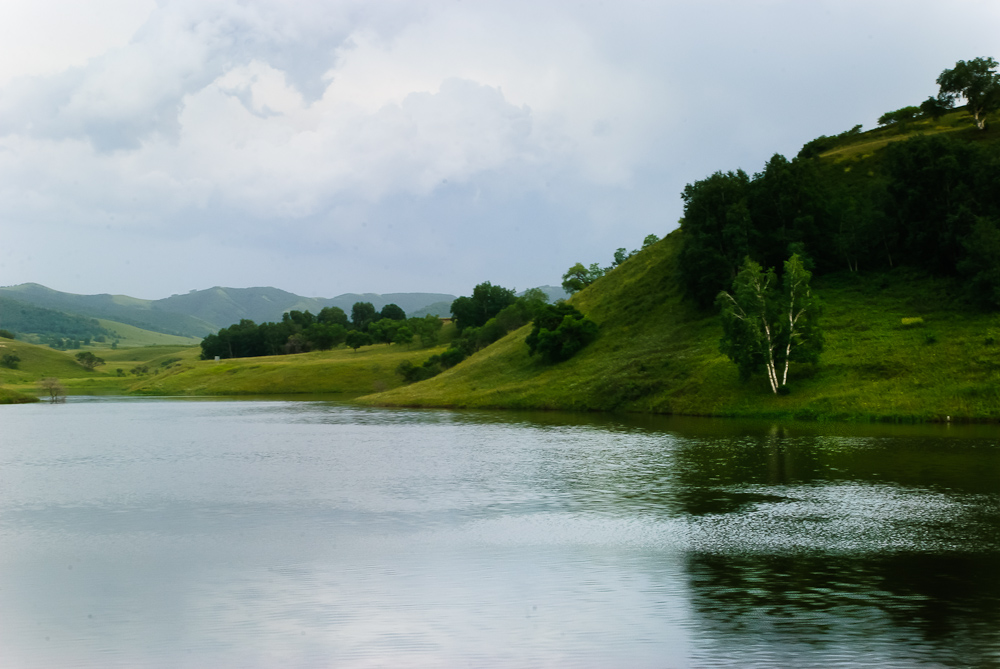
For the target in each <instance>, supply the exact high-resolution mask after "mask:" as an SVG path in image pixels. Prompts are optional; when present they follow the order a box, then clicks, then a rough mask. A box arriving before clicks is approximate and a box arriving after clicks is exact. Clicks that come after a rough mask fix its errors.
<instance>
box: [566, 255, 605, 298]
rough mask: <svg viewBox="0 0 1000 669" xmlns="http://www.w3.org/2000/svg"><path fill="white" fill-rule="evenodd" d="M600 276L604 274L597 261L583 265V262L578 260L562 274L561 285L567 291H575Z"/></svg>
mask: <svg viewBox="0 0 1000 669" xmlns="http://www.w3.org/2000/svg"><path fill="white" fill-rule="evenodd" d="M602 276H604V270H603V269H601V266H600V265H598V264H597V263H592V264H591V265H590V267H584V266H583V263H579V262H578V263H577V264H575V265H573V266H572V267H570V268H569V269H568V270H566V273H565V274H563V277H562V278H563V281H562V287H563V290H565V291H566V292H567V293H576V292H578V291H581V290H583V289H584V288H586V287H587V286H589V285H590V284H592V283H594V282H595V281H597V280H598V279H600V278H601V277H602Z"/></svg>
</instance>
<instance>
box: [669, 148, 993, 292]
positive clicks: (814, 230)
mask: <svg viewBox="0 0 1000 669" xmlns="http://www.w3.org/2000/svg"><path fill="white" fill-rule="evenodd" d="M871 167H872V168H873V169H872V173H871V174H870V175H868V176H865V177H860V178H851V177H850V176H844V175H832V174H831V173H830V172H828V171H824V169H825V168H824V167H823V166H822V165H821V164H819V163H817V161H816V160H814V159H810V158H801V157H798V158H795V159H793V160H788V159H786V158H785V157H784V156H781V155H775V156H774V157H773V158H771V160H769V161H768V163H767V164H766V165H765V167H764V170H763V171H761V172H759V173H757V174H755V175H753V176H752V177H751V176H749V175H747V174H746V173H745V172H743V171H742V170H740V171H736V172H726V173H723V172H716V173H715V174H713V175H711V176H709V177H708V178H706V179H703V180H701V181H697V182H695V183H693V184H689V185H688V186H687V187H685V189H684V192H683V194H682V198H683V200H684V218H683V219H682V221H681V229H682V230H683V231H684V245H683V248H682V250H681V253H680V258H679V262H680V267H681V270H682V276H681V279H682V283H683V285H684V288H685V291H686V293H687V294H688V296H690V297H691V298H693V299H694V300H696V301H697V302H698V303H699V304H701V305H703V306H708V305H710V304H712V302H713V301H714V299H715V296H716V295H717V294H718V292H719V291H720V290H725V289H727V288H729V286H730V285H731V284H732V282H733V280H734V279H735V278H736V275H737V274H738V273H739V270H740V267H741V266H742V264H743V260H744V258H746V257H748V256H749V257H750V258H753V259H754V260H755V261H757V262H758V263H760V264H761V265H762V266H764V267H781V264H782V262H783V260H784V259H785V258H787V257H788V256H789V255H791V254H792V253H799V254H800V255H802V256H803V257H804V258H807V259H808V260H807V265H809V266H810V267H811V268H812V269H814V271H815V272H817V273H819V274H822V273H826V272H831V271H837V270H842V269H847V270H849V271H858V270H860V269H869V270H870V269H881V268H891V267H894V266H896V265H900V264H906V265H913V266H917V267H921V268H924V269H927V270H930V271H932V272H935V273H938V274H943V275H954V276H962V277H965V278H966V279H967V280H968V284H969V285H970V287H974V288H975V291H976V296H977V297H979V298H982V299H983V300H984V301H985V302H987V303H989V304H992V305H993V306H1000V254H998V253H997V250H1000V189H998V188H997V184H998V183H1000V154H998V151H997V148H996V145H993V144H987V143H977V142H968V141H963V140H961V139H953V138H950V137H948V136H944V135H931V136H916V137H914V138H912V139H909V140H907V141H901V142H893V143H890V144H889V145H888V146H886V147H885V148H884V149H882V150H881V151H880V152H879V154H877V155H876V157H875V158H874V159H872V161H871ZM840 171H841V172H842V171H843V168H840Z"/></svg>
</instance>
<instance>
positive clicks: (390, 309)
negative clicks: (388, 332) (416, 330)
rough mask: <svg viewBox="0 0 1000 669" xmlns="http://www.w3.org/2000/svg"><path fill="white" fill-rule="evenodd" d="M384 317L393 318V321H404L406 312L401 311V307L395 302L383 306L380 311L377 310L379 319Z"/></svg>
mask: <svg viewBox="0 0 1000 669" xmlns="http://www.w3.org/2000/svg"><path fill="white" fill-rule="evenodd" d="M385 318H388V319H391V320H394V321H405V320H406V312H405V311H403V310H402V308H400V307H399V306H397V305H395V304H387V305H385V306H384V307H382V311H381V312H379V320H382V319H385Z"/></svg>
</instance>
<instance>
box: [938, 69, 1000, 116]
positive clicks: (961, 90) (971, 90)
mask: <svg viewBox="0 0 1000 669" xmlns="http://www.w3.org/2000/svg"><path fill="white" fill-rule="evenodd" d="M996 67H997V61H995V60H994V59H992V58H973V59H972V60H970V61H968V62H966V61H964V60H960V61H958V62H957V63H955V67H953V68H952V69H950V70H945V71H944V72H942V73H941V76H939V77H938V78H937V84H938V86H940V92H939V93H938V100H940V101H941V103H942V104H943V105H944V106H946V107H951V106H953V105H954V103H955V100H956V99H957V98H964V99H965V101H966V107H967V108H968V110H969V113H970V114H972V118H973V119H974V120H975V122H976V127H977V128H979V129H980V130H985V129H986V115H987V114H989V113H990V112H992V111H996V110H997V109H1000V74H997V73H996V72H995V71H994V70H996Z"/></svg>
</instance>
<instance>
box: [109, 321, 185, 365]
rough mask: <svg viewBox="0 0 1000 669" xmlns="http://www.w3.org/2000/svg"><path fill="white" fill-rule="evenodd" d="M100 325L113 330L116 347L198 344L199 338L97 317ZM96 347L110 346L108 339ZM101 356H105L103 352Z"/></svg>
mask: <svg viewBox="0 0 1000 669" xmlns="http://www.w3.org/2000/svg"><path fill="white" fill-rule="evenodd" d="M98 322H99V323H100V324H101V327H102V328H104V329H105V330H109V331H111V332H114V333H115V334H117V335H118V337H119V342H118V348H135V347H142V346H185V347H190V346H198V345H199V344H200V343H201V339H199V338H197V337H179V336H177V335H169V334H163V333H162V332H152V331H150V330H143V329H142V328H137V327H135V326H133V325H128V324H126V323H118V322H117V321H108V320H104V319H98ZM96 346H97V347H105V346H106V347H107V348H108V349H109V350H110V348H111V343H110V341H109V342H108V343H107V344H105V345H101V344H97V345H96ZM101 357H105V356H104V355H103V354H102V355H101Z"/></svg>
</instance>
